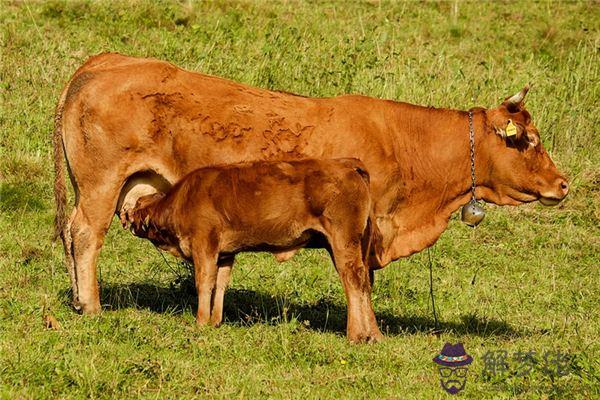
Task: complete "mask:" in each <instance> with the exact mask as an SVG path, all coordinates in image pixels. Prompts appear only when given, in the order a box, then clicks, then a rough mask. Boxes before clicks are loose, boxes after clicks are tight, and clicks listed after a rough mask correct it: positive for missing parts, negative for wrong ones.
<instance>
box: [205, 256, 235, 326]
mask: <svg viewBox="0 0 600 400" xmlns="http://www.w3.org/2000/svg"><path fill="white" fill-rule="evenodd" d="M234 260H235V257H234V256H231V257H227V258H226V259H224V260H222V261H220V262H219V264H218V271H217V283H216V287H215V290H214V292H213V296H212V301H211V303H212V304H211V310H210V324H211V325H212V326H219V325H221V322H223V301H224V298H225V290H227V286H229V281H230V280H231V269H232V268H233V262H234Z"/></svg>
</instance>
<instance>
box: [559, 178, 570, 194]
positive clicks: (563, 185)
mask: <svg viewBox="0 0 600 400" xmlns="http://www.w3.org/2000/svg"><path fill="white" fill-rule="evenodd" d="M560 188H561V189H562V191H563V192H565V193H567V191H568V190H569V184H568V183H567V181H561V182H560Z"/></svg>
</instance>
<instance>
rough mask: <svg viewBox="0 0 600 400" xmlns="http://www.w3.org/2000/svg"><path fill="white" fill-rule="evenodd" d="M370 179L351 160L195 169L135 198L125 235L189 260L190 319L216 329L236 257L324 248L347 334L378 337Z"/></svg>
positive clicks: (355, 339)
mask: <svg viewBox="0 0 600 400" xmlns="http://www.w3.org/2000/svg"><path fill="white" fill-rule="evenodd" d="M371 206H372V204H371V197H370V193H369V177H368V175H367V173H366V169H365V167H364V165H363V164H362V162H360V161H359V160H357V159H350V158H345V159H336V160H301V161H288V162H265V161H262V162H251V163H243V164H233V165H229V166H219V167H207V168H201V169H198V170H195V171H193V172H192V173H190V174H188V175H187V176H186V177H185V178H183V179H182V180H181V181H180V182H179V183H177V184H176V185H175V186H174V187H173V189H172V190H171V191H170V192H168V194H166V195H164V194H152V195H148V196H143V197H141V198H140V199H139V200H138V201H137V203H136V206H135V207H134V209H133V210H132V211H131V212H128V215H127V220H128V221H129V222H130V223H131V230H132V232H133V233H134V234H135V235H137V236H139V237H143V238H148V239H149V240H150V241H152V242H153V243H154V244H155V245H156V246H157V247H159V248H161V249H163V250H166V251H169V252H171V253H172V254H174V255H176V256H179V257H182V258H184V259H186V260H190V261H192V262H193V263H194V272H195V283H196V289H197V291H198V313H197V322H198V324H208V323H210V324H211V325H214V326H218V325H219V324H220V323H221V320H222V312H223V296H224V292H225V288H226V287H227V285H228V283H229V278H230V273H231V267H232V265H233V258H234V256H235V254H237V253H239V252H242V251H270V252H273V253H283V252H286V251H289V250H293V249H298V248H301V247H323V248H327V249H328V251H329V252H330V255H331V256H332V258H333V261H334V264H335V267H336V270H337V271H338V273H339V275H340V278H341V280H342V285H343V287H344V291H345V293H346V298H347V301H348V320H347V333H348V338H349V339H350V340H351V341H353V342H363V341H367V342H370V341H377V340H379V339H380V338H381V337H382V335H381V332H380V331H379V328H378V327H377V323H376V320H375V315H374V313H373V307H372V305H371V283H370V281H369V270H368V267H367V266H366V264H365V260H366V257H367V255H368V253H369V248H370V239H371V237H372V236H373V235H372V232H371V228H372V227H373V224H372V223H371V222H370V221H369V215H370V210H371Z"/></svg>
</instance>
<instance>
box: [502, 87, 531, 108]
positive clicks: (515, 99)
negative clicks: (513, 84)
mask: <svg viewBox="0 0 600 400" xmlns="http://www.w3.org/2000/svg"><path fill="white" fill-rule="evenodd" d="M529 87H530V86H529V84H527V85H525V87H524V88H523V89H521V91H520V92H519V93H517V94H515V95H513V96H512V97H510V98H508V100H506V102H507V103H509V104H520V103H521V102H522V101H523V99H525V95H526V94H527V92H528V91H529Z"/></svg>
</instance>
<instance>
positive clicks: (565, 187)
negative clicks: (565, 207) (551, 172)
mask: <svg viewBox="0 0 600 400" xmlns="http://www.w3.org/2000/svg"><path fill="white" fill-rule="evenodd" d="M554 185H555V189H554V191H552V192H544V193H541V195H540V203H542V204H543V205H545V206H555V205H557V204H558V203H560V202H561V201H563V199H564V198H565V197H567V194H569V183H568V182H567V181H566V179H564V178H559V179H558V180H557V181H556V182H555V184H554Z"/></svg>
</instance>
